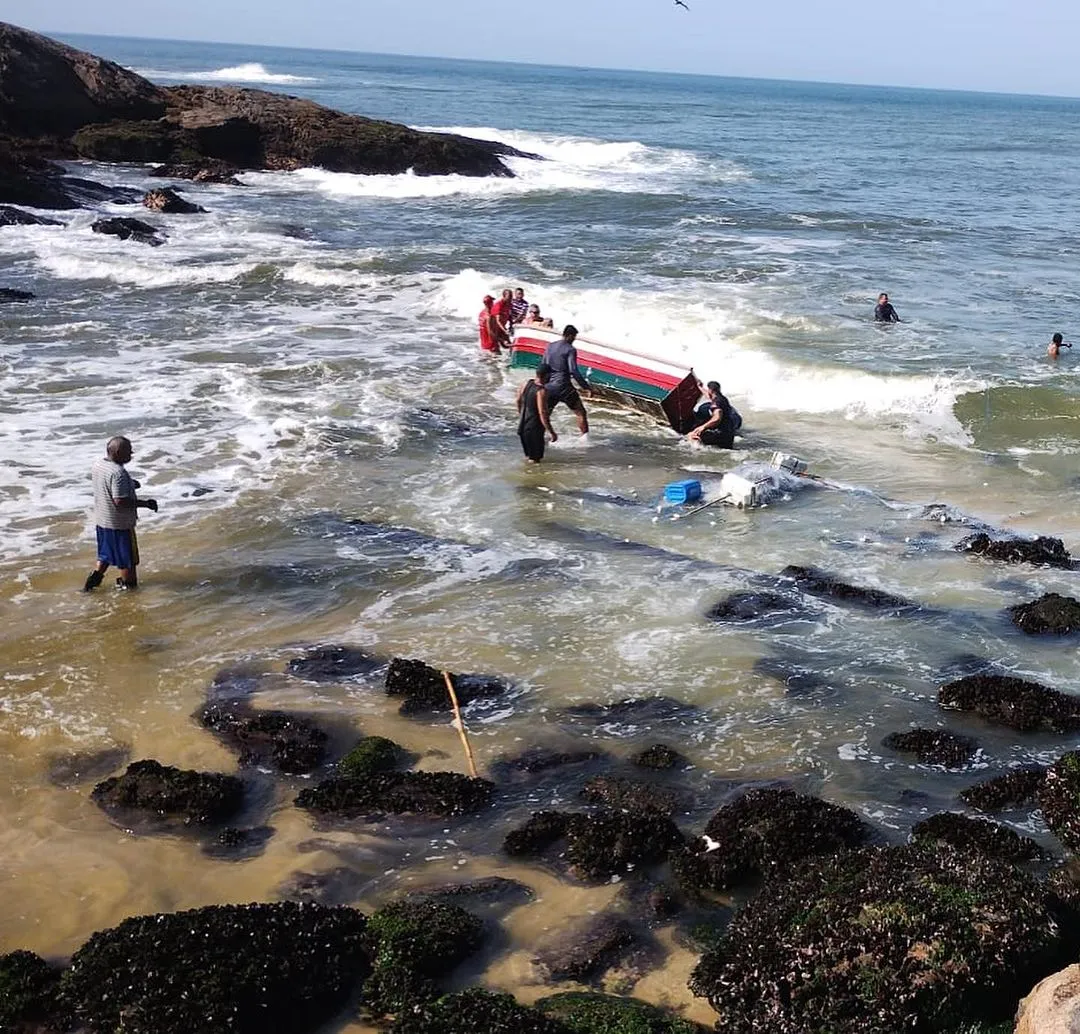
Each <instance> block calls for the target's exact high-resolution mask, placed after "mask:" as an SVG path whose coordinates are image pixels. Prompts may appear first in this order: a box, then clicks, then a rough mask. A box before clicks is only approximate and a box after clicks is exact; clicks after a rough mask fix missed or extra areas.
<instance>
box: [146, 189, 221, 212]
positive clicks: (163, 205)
mask: <svg viewBox="0 0 1080 1034" xmlns="http://www.w3.org/2000/svg"><path fill="white" fill-rule="evenodd" d="M142 203H143V207H144V208H149V209H150V211H151V212H164V213H166V214H167V215H195V214H196V213H199V212H205V211H206V209H205V208H203V207H202V206H201V205H197V204H195V203H194V202H193V201H188V200H187V199H186V198H182V197H181V196H180V195H179V194H178V193H177V192H176V191H175V190H173V188H172V187H156V188H155V189H154V190H150V191H147V193H146V196H145V197H144V198H143V199H142Z"/></svg>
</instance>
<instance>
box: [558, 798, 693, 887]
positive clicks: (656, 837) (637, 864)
mask: <svg viewBox="0 0 1080 1034" xmlns="http://www.w3.org/2000/svg"><path fill="white" fill-rule="evenodd" d="M566 835H567V840H568V845H567V848H566V860H567V862H568V863H569V864H570V871H571V873H572V874H573V875H574V876H576V877H578V878H579V879H583V880H608V879H610V878H611V877H612V876H625V875H627V874H628V873H631V872H634V871H636V870H638V869H641V868H642V867H644V866H649V865H656V864H658V863H660V862H662V861H664V860H665V859H666V858H667V857H668V855H669V854H670V853H671V852H672V851H673V850H675V849H676V848H678V847H680V846H681V845H682V843H683V836H682V834H681V833H680V832H679V829H678V827H677V826H676V825H675V823H674V822H672V821H671V819H670V818H668V817H667V816H666V815H663V814H661V813H660V812H657V811H652V810H641V811H631V812H597V813H596V814H594V815H571V816H570V822H569V824H568V826H567V831H566Z"/></svg>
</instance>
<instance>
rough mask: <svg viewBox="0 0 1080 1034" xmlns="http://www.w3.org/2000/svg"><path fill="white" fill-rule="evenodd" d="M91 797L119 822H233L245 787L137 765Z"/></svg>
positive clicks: (153, 764)
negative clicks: (140, 820)
mask: <svg viewBox="0 0 1080 1034" xmlns="http://www.w3.org/2000/svg"><path fill="white" fill-rule="evenodd" d="M91 797H92V798H93V799H94V801H96V802H97V804H98V805H99V806H100V807H101V808H102V809H103V810H104V811H105V812H106V813H107V814H108V815H109V816H110V817H111V818H113V819H115V820H116V821H120V822H125V821H127V819H128V818H129V817H134V818H142V819H144V820H146V819H149V820H155V819H157V820H175V821H176V822H179V823H180V824H182V825H185V826H191V825H206V824H212V823H219V822H228V821H229V819H231V818H232V817H233V816H234V815H236V813H237V812H239V811H240V809H241V808H242V807H243V804H244V784H243V783H242V782H240V780H239V779H237V778H236V776H232V775H225V774H223V773H221V772H191V771H185V770H182V769H179V768H172V767H169V766H167V765H162V764H161V763H160V762H157V761H136V762H135V763H134V764H132V765H128V767H127V771H126V772H125V773H124V774H123V775H122V776H113V778H111V779H106V780H105V781H104V782H103V783H98V785H97V786H95V787H94V790H93V793H92V794H91Z"/></svg>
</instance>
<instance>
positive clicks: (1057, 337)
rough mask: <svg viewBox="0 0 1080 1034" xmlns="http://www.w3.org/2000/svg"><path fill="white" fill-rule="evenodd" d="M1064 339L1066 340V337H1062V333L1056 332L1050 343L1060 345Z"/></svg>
mask: <svg viewBox="0 0 1080 1034" xmlns="http://www.w3.org/2000/svg"><path fill="white" fill-rule="evenodd" d="M1064 340H1065V339H1064V338H1063V337H1062V336H1061V335H1060V334H1055V335H1054V336H1053V337H1052V338H1051V339H1050V343H1051V344H1054V345H1060V344H1061V343H1062V342H1063V341H1064Z"/></svg>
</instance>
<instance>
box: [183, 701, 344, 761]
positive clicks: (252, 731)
mask: <svg viewBox="0 0 1080 1034" xmlns="http://www.w3.org/2000/svg"><path fill="white" fill-rule="evenodd" d="M198 717H199V721H200V722H201V723H202V725H203V726H205V727H206V728H207V729H212V730H213V731H214V732H215V733H217V735H218V736H219V737H221V739H222V740H223V741H224V742H225V743H226V744H228V745H229V746H230V747H232V748H233V749H234V750H236V751H238V752H239V754H240V763H241V764H243V765H271V766H272V767H274V768H276V769H277V770H278V771H279V772H287V773H289V774H293V775H299V774H303V773H305V772H310V771H312V769H314V768H317V767H318V766H319V765H320V764H321V763H322V761H323V759H324V758H325V757H326V742H327V738H328V737H327V735H326V733H325V732H323V730H322V729H320V728H319V727H318V726H317V725H316V724H315V723H314V722H313V721H312V720H311V719H310V718H304V717H303V716H301V715H294V714H289V713H288V712H287V711H256V710H254V709H252V708H250V707H247V706H246V705H244V704H242V703H235V702H234V703H231V704H207V705H206V706H205V707H203V708H202V709H201V710H200V711H199V714H198Z"/></svg>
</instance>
